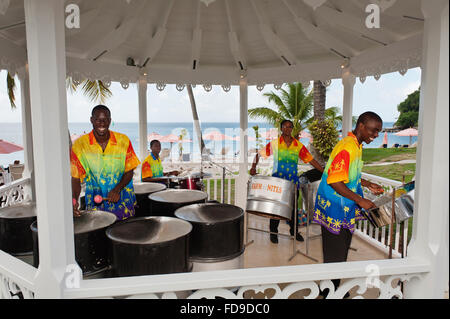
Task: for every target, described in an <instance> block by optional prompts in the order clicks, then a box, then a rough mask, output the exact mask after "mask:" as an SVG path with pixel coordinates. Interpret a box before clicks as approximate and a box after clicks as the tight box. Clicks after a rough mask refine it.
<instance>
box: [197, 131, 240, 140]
mask: <svg viewBox="0 0 450 319" xmlns="http://www.w3.org/2000/svg"><path fill="white" fill-rule="evenodd" d="M203 139H204V140H210V141H232V140H233V138H232V137H230V136H228V135H225V134H222V133H220V132H219V131H212V132H209V133H207V134H205V135H203Z"/></svg>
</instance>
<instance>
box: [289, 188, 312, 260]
mask: <svg viewBox="0 0 450 319" xmlns="http://www.w3.org/2000/svg"><path fill="white" fill-rule="evenodd" d="M301 187H302V186H301ZM303 187H304V186H303ZM306 187H307V192H306V194H307V197H309V191H310V186H309V183H308V184H307V186H306ZM299 191H300V189H299ZM294 192H295V194H294V235H292V236H291V237H292V256H291V257H290V258H289V259H288V261H291V260H292V259H293V258H294V257H295V256H296V255H297V254H300V255H302V256H304V257H306V258H309V259H311V260H313V261H315V262H319V261H318V260H317V259H315V258H313V257H311V256H310V255H308V252H309V217H310V211H311V209H310V206H309V203H310V202H309V200H306V205H305V206H306V239H305V244H306V253H303V252H302V251H300V250H299V249H297V250H296V249H295V248H296V237H297V232H296V231H295V229H296V228H298V225H297V215H298V211H297V210H298V208H297V205H298V196H297V190H294Z"/></svg>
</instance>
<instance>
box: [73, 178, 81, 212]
mask: <svg viewBox="0 0 450 319" xmlns="http://www.w3.org/2000/svg"><path fill="white" fill-rule="evenodd" d="M80 193H81V181H80V179H79V178H75V177H72V198H73V199H75V201H73V200H72V211H73V216H75V217H78V216H80V211H79V205H78V198H79V197H80Z"/></svg>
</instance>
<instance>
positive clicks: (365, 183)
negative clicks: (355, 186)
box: [361, 178, 384, 195]
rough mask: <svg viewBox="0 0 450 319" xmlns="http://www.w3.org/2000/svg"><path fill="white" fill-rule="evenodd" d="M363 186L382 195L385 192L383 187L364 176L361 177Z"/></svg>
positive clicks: (373, 192) (375, 193)
mask: <svg viewBox="0 0 450 319" xmlns="http://www.w3.org/2000/svg"><path fill="white" fill-rule="evenodd" d="M361 186H364V187H367V188H368V189H369V190H370V191H371V192H372V194H374V195H380V194H382V193H384V189H383V187H381V186H380V185H378V184H375V183H372V182H369V181H368V180H365V179H362V178H361Z"/></svg>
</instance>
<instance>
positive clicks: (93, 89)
mask: <svg viewBox="0 0 450 319" xmlns="http://www.w3.org/2000/svg"><path fill="white" fill-rule="evenodd" d="M82 90H83V93H84V94H85V95H86V96H87V97H88V98H89V99H90V100H91V101H93V102H94V101H96V102H99V103H105V102H106V100H107V99H108V98H110V97H111V96H112V92H111V91H110V90H109V89H108V88H107V87H106V86H105V85H104V84H103V82H102V81H100V80H95V81H91V80H89V79H86V80H84V82H83V87H82Z"/></svg>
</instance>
